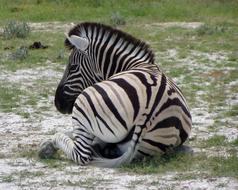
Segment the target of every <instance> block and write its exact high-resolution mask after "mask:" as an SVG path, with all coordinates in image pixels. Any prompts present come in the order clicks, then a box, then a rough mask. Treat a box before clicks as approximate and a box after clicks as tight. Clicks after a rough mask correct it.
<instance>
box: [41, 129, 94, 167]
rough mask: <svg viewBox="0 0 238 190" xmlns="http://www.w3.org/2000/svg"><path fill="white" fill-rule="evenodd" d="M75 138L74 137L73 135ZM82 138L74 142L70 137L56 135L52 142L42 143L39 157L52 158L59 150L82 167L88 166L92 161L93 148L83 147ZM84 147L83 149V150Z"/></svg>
mask: <svg viewBox="0 0 238 190" xmlns="http://www.w3.org/2000/svg"><path fill="white" fill-rule="evenodd" d="M73 136H74V135H73ZM79 139H80V138H75V140H73V139H72V138H70V137H69V136H68V135H65V134H63V133H56V134H55V135H54V137H53V139H52V140H50V141H46V142H44V143H42V147H41V150H40V151H39V156H40V157H41V158H50V157H52V156H53V154H54V153H55V152H56V151H57V150H62V151H63V152H64V153H65V154H66V156H67V157H68V158H69V159H71V160H73V161H74V162H76V163H77V164H80V165H86V164H88V163H89V162H90V161H91V160H92V148H91V147H90V143H89V144H88V146H87V145H86V146H87V147H86V146H84V145H82V142H80V141H79ZM82 146H83V148H82Z"/></svg>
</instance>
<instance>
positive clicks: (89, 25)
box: [64, 22, 154, 64]
mask: <svg viewBox="0 0 238 190" xmlns="http://www.w3.org/2000/svg"><path fill="white" fill-rule="evenodd" d="M94 29H96V30H97V31H100V32H103V33H105V32H109V33H110V34H116V35H117V36H118V37H120V38H121V39H123V40H125V41H128V42H129V43H130V44H132V45H134V46H136V47H140V48H141V51H145V53H147V54H148V55H149V57H150V62H151V63H152V64H153V63H154V53H153V51H152V50H151V49H150V47H149V45H148V44H146V43H145V42H143V41H141V40H139V39H137V38H135V37H133V36H131V35H130V34H127V33H125V32H122V31H121V30H118V29H115V28H112V27H111V26H108V25H104V24H101V23H93V22H84V23H81V24H78V25H76V26H74V27H73V28H72V29H71V30H70V31H69V33H68V35H69V36H71V35H76V36H80V35H81V33H82V30H85V31H86V32H88V31H89V30H91V31H92V30H94ZM64 44H65V46H66V48H68V49H73V48H74V46H73V45H72V44H71V43H70V41H69V40H68V39H67V38H66V39H65V42H64Z"/></svg>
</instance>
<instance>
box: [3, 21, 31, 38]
mask: <svg viewBox="0 0 238 190" xmlns="http://www.w3.org/2000/svg"><path fill="white" fill-rule="evenodd" d="M29 34H30V27H29V25H28V24H27V23H25V22H16V21H9V22H8V23H7V25H6V26H5V27H4V29H3V37H4V38H5V39H11V38H26V37H27V36H28V35H29Z"/></svg>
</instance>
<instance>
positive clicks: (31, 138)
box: [0, 22, 238, 190]
mask: <svg viewBox="0 0 238 190" xmlns="http://www.w3.org/2000/svg"><path fill="white" fill-rule="evenodd" d="M174 24H175V23H170V24H163V25H164V26H165V27H171V25H172V26H174ZM71 25H72V24H71V23H70V24H65V25H64V24H62V23H58V22H54V23H53V24H52V23H47V24H44V23H43V24H42V23H31V27H32V28H33V29H34V30H37V31H45V30H48V29H49V30H50V29H51V28H54V29H55V28H56V29H57V30H62V31H65V29H66V30H67V28H70V27H71ZM157 25H160V24H158V23H157V24H155V26H157ZM175 25H176V26H178V23H176V24H175ZM199 26H200V23H192V24H187V23H183V24H181V27H185V28H187V27H191V28H196V27H199ZM157 56H158V57H163V58H166V59H170V60H174V59H176V60H178V59H177V56H178V55H177V51H176V49H170V50H168V51H167V52H159V53H157ZM196 57H199V60H200V58H201V57H202V58H203V59H206V60H208V61H207V64H205V65H203V67H202V68H201V66H200V64H199V63H198V62H197V61H196V60H197V58H196ZM178 61H180V62H179V63H180V64H186V65H187V66H189V68H191V70H190V71H191V72H196V70H200V71H201V70H203V71H204V73H209V72H211V71H213V70H216V69H214V66H213V65H214V62H216V63H217V64H222V62H223V61H227V53H226V52H216V53H212V54H209V53H201V52H195V51H191V56H190V57H187V58H185V59H181V60H178ZM47 65H49V66H47V67H38V68H34V69H20V70H17V71H16V72H10V71H6V70H4V69H3V68H0V81H5V83H6V84H8V85H9V86H11V85H13V84H14V85H18V86H20V88H21V89H23V90H29V89H31V90H32V89H33V90H35V91H36V92H34V93H37V89H36V88H37V87H36V86H37V85H36V84H37V83H38V80H41V79H44V80H43V81H44V82H43V83H42V85H45V86H46V87H48V88H51V89H52V91H53V90H54V89H55V88H56V85H57V83H58V82H59V80H60V78H61V76H62V71H63V68H60V69H59V68H58V67H59V65H57V64H54V63H51V64H47ZM176 65H177V66H178V65H179V64H176ZM221 69H222V68H221ZM228 69H234V68H227V67H226V70H228ZM59 70H60V71H59ZM224 72H225V71H224ZM183 79H184V78H183V76H181V77H178V78H175V79H174V80H175V81H176V82H177V83H179V84H180V85H181V86H183V85H186V84H183ZM198 82H199V81H198ZM205 85H206V84H205ZM229 86H238V80H237V81H233V82H232V83H230V84H228V88H226V90H228V92H229V93H230V96H229V98H228V99H227V100H226V103H227V107H224V110H226V109H228V107H229V105H238V94H234V93H232V92H231V91H229ZM204 93H206V92H203V91H198V92H197V97H196V101H198V102H199V106H197V107H194V108H193V109H192V110H191V113H192V116H193V122H194V126H193V131H192V134H191V138H197V139H207V138H209V137H211V136H213V135H216V134H218V135H225V136H226V138H227V139H228V140H229V141H232V140H234V139H235V138H237V136H238V129H237V128H235V127H227V126H229V124H232V126H235V125H238V118H237V117H233V118H224V119H223V120H224V121H223V123H227V125H226V126H225V125H224V126H217V129H216V130H213V131H210V130H209V127H210V126H212V125H213V124H214V120H215V118H216V117H217V114H218V113H211V112H210V111H209V108H208V107H207V103H206V102H204V101H203V100H202V99H201V97H202V96H203V95H204ZM53 99H54V97H53V94H51V95H49V96H48V97H41V98H40V99H39V102H38V103H37V105H35V106H30V105H27V104H22V106H21V107H20V108H19V109H21V110H23V111H26V112H29V113H31V115H30V117H29V118H23V117H22V116H20V115H18V114H16V113H15V112H11V113H4V112H0V139H1V140H0V147H1V148H0V190H5V189H6V190H11V189H12V190H18V189H19V190H21V189H27V190H28V189H34V190H35V189H45V190H47V189H53V190H64V189H67V190H71V189H72V190H74V189H80V190H81V189H82V190H83V189H118V190H123V189H141V190H142V189H143V190H144V189H151V190H157V189H199V190H205V189H209V190H210V189H211V190H213V189H214V190H215V189H224V190H225V189H229V190H230V189H231V190H235V189H238V180H237V179H234V178H229V177H214V178H210V177H208V178H200V177H198V178H197V179H193V180H186V179H179V176H180V174H179V173H166V174H151V175H142V174H131V173H126V172H121V171H118V170H117V169H102V168H95V167H81V166H77V165H75V164H74V163H71V162H65V161H62V167H55V168H54V167H49V166H48V165H47V164H44V163H43V162H42V161H40V160H37V159H34V158H24V157H19V154H20V153H21V152H22V151H26V150H28V149H29V150H31V149H36V147H38V145H39V143H40V142H41V141H42V140H44V139H46V138H50V136H51V135H53V134H54V133H55V132H56V131H62V132H64V131H67V130H70V129H71V119H70V116H67V115H62V114H60V113H58V112H57V111H56V109H55V108H54V105H53ZM24 102H25V101H23V103H24ZM42 107H46V108H47V109H46V111H41V112H40V113H38V112H37V111H38V109H40V108H42ZM194 151H195V152H203V151H205V152H206V153H208V154H215V153H216V154H221V155H225V154H226V152H224V150H213V149H211V150H209V151H207V150H203V149H196V148H194ZM57 163H59V162H57ZM60 163H61V161H60ZM158 167H159V166H158ZM197 173H198V176H199V171H197ZM188 174H189V173H188Z"/></svg>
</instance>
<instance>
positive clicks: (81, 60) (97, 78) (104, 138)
mask: <svg viewBox="0 0 238 190" xmlns="http://www.w3.org/2000/svg"><path fill="white" fill-rule="evenodd" d="M65 46H66V47H68V48H69V49H71V55H70V57H69V63H68V65H67V67H66V69H65V72H64V75H63V78H62V80H61V82H60V83H59V85H58V88H57V90H56V94H55V105H56V108H57V109H58V110H59V111H60V112H61V113H64V114H66V113H67V114H70V113H72V120H73V126H74V130H73V132H72V134H68V135H67V134H62V133H57V134H55V135H54V137H53V139H52V140H51V141H46V142H44V143H43V144H42V146H41V150H40V154H39V155H40V156H41V157H43V158H45V157H50V156H52V154H53V153H54V152H55V151H57V150H58V149H61V150H63V152H65V154H66V155H67V156H68V157H69V158H70V159H72V160H73V161H75V162H76V163H78V164H80V165H87V164H92V165H96V166H102V167H117V166H119V165H121V164H124V163H130V162H131V161H132V160H133V159H134V158H137V157H141V156H148V155H154V154H157V153H164V152H166V151H167V150H169V149H171V148H173V147H178V146H180V145H182V144H183V143H184V141H185V140H186V139H187V138H188V136H189V134H190V131H191V125H192V122H191V115H190V113H189V109H188V106H187V104H186V101H185V98H184V96H183V94H182V92H181V91H180V89H179V88H178V87H177V86H176V84H175V83H174V82H173V81H172V80H171V79H170V78H168V77H167V76H166V75H165V74H164V73H163V72H162V71H161V70H160V69H159V68H158V66H157V65H156V64H155V63H154V54H153V52H152V51H151V49H150V48H149V46H148V45H147V44H145V43H144V42H142V41H140V40H138V39H136V38H134V37H132V36H130V35H129V34H126V33H124V32H122V31H119V30H117V29H113V28H111V27H109V26H106V25H103V24H97V23H82V24H79V25H77V26H75V27H74V28H72V29H71V30H70V32H69V33H68V35H67V38H66V40H65Z"/></svg>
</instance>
